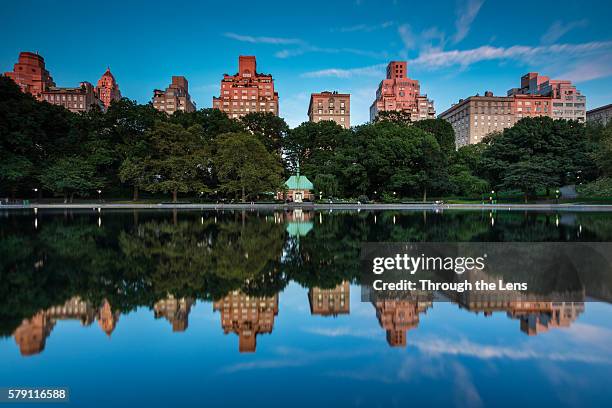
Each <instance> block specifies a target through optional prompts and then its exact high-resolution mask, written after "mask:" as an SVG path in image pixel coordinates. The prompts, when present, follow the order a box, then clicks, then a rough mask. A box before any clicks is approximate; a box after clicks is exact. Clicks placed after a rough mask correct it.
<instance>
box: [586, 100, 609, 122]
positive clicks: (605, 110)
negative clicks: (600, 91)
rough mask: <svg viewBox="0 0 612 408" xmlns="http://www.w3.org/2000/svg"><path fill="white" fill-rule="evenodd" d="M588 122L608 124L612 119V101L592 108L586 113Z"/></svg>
mask: <svg viewBox="0 0 612 408" xmlns="http://www.w3.org/2000/svg"><path fill="white" fill-rule="evenodd" d="M586 120H587V122H594V123H601V124H602V125H607V124H608V122H610V121H612V103H611V104H609V105H605V106H600V107H599V108H595V109H592V110H590V111H588V112H587V113H586Z"/></svg>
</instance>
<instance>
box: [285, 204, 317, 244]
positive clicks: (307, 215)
mask: <svg viewBox="0 0 612 408" xmlns="http://www.w3.org/2000/svg"><path fill="white" fill-rule="evenodd" d="M285 214H286V219H287V233H288V234H289V236H291V237H304V236H306V235H308V233H309V232H310V230H312V227H313V226H314V224H313V223H312V222H311V221H310V220H311V219H312V213H311V212H310V211H302V209H301V208H296V209H295V210H293V211H289V212H287V213H285Z"/></svg>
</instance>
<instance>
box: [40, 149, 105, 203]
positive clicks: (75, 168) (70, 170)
mask: <svg viewBox="0 0 612 408" xmlns="http://www.w3.org/2000/svg"><path fill="white" fill-rule="evenodd" d="M40 181H41V183H42V184H43V186H44V187H45V188H47V189H49V190H50V191H52V192H53V193H55V194H58V195H63V197H64V202H68V200H70V202H72V200H73V198H74V195H75V194H78V195H81V196H84V197H85V196H87V195H89V193H90V192H91V191H92V190H94V189H96V188H100V187H101V184H102V183H101V182H100V180H99V179H97V178H96V168H95V166H94V165H92V164H91V163H90V162H88V161H87V160H86V159H84V158H82V157H66V158H62V159H58V160H56V161H55V162H53V163H52V164H51V165H49V166H48V167H46V168H45V169H44V171H43V173H42V174H41V175H40Z"/></svg>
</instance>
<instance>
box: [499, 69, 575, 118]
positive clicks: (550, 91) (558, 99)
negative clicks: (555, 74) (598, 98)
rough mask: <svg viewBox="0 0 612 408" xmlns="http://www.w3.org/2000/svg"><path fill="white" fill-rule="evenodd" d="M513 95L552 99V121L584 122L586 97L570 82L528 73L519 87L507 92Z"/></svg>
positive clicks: (522, 78)
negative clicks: (538, 96)
mask: <svg viewBox="0 0 612 408" xmlns="http://www.w3.org/2000/svg"><path fill="white" fill-rule="evenodd" d="M513 95H540V96H544V97H549V98H551V99H552V114H551V115H550V116H551V117H552V118H553V119H567V120H577V121H578V122H583V123H584V122H585V121H586V96H584V95H582V94H581V92H580V91H579V90H578V89H576V86H575V85H572V82H571V81H566V80H559V79H550V78H549V77H547V76H543V75H540V74H538V73H537V72H529V73H527V74H525V75H523V76H522V77H521V87H520V88H513V89H510V90H509V91H508V96H513Z"/></svg>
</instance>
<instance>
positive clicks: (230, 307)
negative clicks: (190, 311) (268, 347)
mask: <svg viewBox="0 0 612 408" xmlns="http://www.w3.org/2000/svg"><path fill="white" fill-rule="evenodd" d="M213 310H214V311H219V312H221V326H222V327H223V331H224V333H225V334H228V333H230V332H233V333H236V334H237V335H238V337H239V346H238V349H239V351H240V352H241V353H245V352H246V353H252V352H255V348H256V347H257V335H258V334H262V333H272V328H273V326H274V316H276V315H277V314H278V295H274V296H271V297H270V296H267V297H252V296H249V295H246V294H244V293H242V292H240V291H237V290H236V291H233V292H231V293H230V294H229V295H227V296H225V297H224V298H223V299H221V300H218V301H216V302H215V303H214V304H213Z"/></svg>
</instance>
